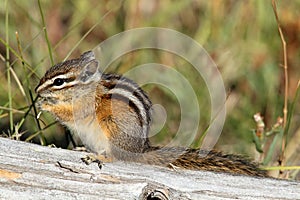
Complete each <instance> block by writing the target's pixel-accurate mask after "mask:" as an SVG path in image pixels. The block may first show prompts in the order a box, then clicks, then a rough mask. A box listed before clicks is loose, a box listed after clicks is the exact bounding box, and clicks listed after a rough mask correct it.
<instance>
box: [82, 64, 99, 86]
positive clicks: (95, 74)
mask: <svg viewBox="0 0 300 200" xmlns="http://www.w3.org/2000/svg"><path fill="white" fill-rule="evenodd" d="M100 77H101V72H100V69H99V61H97V60H91V61H90V62H88V63H86V64H85V66H84V67H83V69H82V71H81V73H80V74H79V76H78V79H79V81H81V82H83V83H88V82H91V81H98V80H99V79H100Z"/></svg>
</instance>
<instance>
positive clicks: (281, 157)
mask: <svg viewBox="0 0 300 200" xmlns="http://www.w3.org/2000/svg"><path fill="white" fill-rule="evenodd" d="M272 7H273V11H274V14H275V18H276V22H277V27H278V32H279V35H280V38H281V43H282V47H283V69H284V107H283V129H285V127H286V122H287V114H288V109H287V106H288V105H287V104H288V102H287V101H288V65H287V50H286V41H285V39H284V35H283V33H282V29H281V26H280V23H279V17H278V14H277V7H276V2H275V0H272ZM286 135H287V134H285V135H284V136H283V138H282V143H281V156H280V158H279V164H280V166H283V160H284V150H285V146H286ZM280 173H282V172H281V171H280Z"/></svg>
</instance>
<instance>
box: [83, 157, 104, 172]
mask: <svg viewBox="0 0 300 200" xmlns="http://www.w3.org/2000/svg"><path fill="white" fill-rule="evenodd" d="M81 160H82V161H83V162H84V163H85V164H86V165H89V164H91V163H97V164H98V167H99V169H102V166H103V161H102V160H100V159H99V158H98V156H97V155H95V154H90V155H87V156H85V157H83V158H81Z"/></svg>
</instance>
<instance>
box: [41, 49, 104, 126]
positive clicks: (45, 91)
mask: <svg viewBox="0 0 300 200" xmlns="http://www.w3.org/2000/svg"><path fill="white" fill-rule="evenodd" d="M100 78H101V72H100V70H99V62H98V61H97V60H96V59H95V55H94V53H93V52H92V51H88V52H85V53H83V54H82V55H81V56H80V58H77V59H72V60H67V61H65V62H62V63H58V64H56V65H54V66H53V67H51V68H50V69H49V70H48V71H47V72H46V74H45V75H44V76H43V77H42V79H41V80H40V83H39V84H38V86H37V87H36V89H35V91H36V93H37V94H38V96H39V97H40V99H39V101H38V106H39V107H40V109H41V110H44V111H49V112H51V113H52V114H54V115H55V116H56V117H58V118H59V119H60V120H61V121H68V120H70V119H71V118H72V113H73V109H74V108H75V107H76V105H74V98H75V99H76V98H77V99H81V100H82V99H84V100H85V103H86V104H88V102H89V98H92V97H94V96H93V92H94V91H93V90H95V87H96V85H97V82H98V81H99V80H100Z"/></svg>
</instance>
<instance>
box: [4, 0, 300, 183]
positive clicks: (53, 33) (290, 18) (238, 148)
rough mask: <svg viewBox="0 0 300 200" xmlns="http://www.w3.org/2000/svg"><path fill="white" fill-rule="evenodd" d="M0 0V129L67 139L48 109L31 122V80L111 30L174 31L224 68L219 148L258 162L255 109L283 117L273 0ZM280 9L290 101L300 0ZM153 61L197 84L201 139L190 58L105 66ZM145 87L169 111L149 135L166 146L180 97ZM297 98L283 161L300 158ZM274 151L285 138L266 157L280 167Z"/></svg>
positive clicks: (65, 142)
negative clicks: (156, 131)
mask: <svg viewBox="0 0 300 200" xmlns="http://www.w3.org/2000/svg"><path fill="white" fill-rule="evenodd" d="M0 2H1V3H0V16H1V17H0V27H1V29H0V40H1V42H0V57H1V61H0V106H1V107H0V134H1V135H2V136H4V137H11V138H14V139H20V140H26V141H31V142H35V143H42V144H43V145H50V144H54V145H55V146H57V147H62V148H68V147H70V145H69V138H68V137H67V136H66V134H65V131H66V130H65V129H64V128H63V127H62V126H61V125H59V124H58V123H54V121H55V120H54V118H53V117H51V116H50V115H48V114H43V115H42V116H41V119H40V121H39V125H38V123H37V121H36V120H35V116H36V112H38V111H36V112H35V111H34V109H33V108H34V107H33V106H32V105H33V99H34V98H35V97H36V94H35V93H34V88H35V87H36V85H37V84H38V81H39V79H40V78H41V77H42V76H43V74H44V73H45V72H46V70H47V69H49V68H50V67H51V66H52V65H53V64H54V63H57V62H61V61H62V60H63V59H65V58H67V57H66V56H67V55H69V54H70V57H69V58H75V57H77V56H79V55H80V54H81V53H82V52H84V51H87V50H90V49H93V48H94V47H95V46H97V45H98V44H99V43H101V42H102V41H104V40H105V39H107V38H109V37H111V36H113V35H115V34H117V33H120V32H122V31H125V30H128V29H132V28H138V27H149V26H152V27H163V28H170V29H174V30H176V31H179V32H181V33H183V34H186V35H188V36H190V37H191V38H193V39H194V40H196V41H197V42H199V43H200V44H201V45H202V46H203V47H204V48H205V49H206V50H207V52H208V54H209V55H210V56H211V57H212V58H213V60H214V62H215V63H216V64H217V66H218V68H219V70H220V73H221V74H222V77H223V80H224V84H225V87H226V90H227V92H228V100H227V102H226V108H227V117H226V122H225V125H224V129H223V132H222V135H221V137H220V138H219V140H218V143H217V145H216V146H215V148H216V149H220V150H223V151H225V152H230V153H239V154H247V155H249V156H251V157H253V158H256V160H258V161H260V162H261V161H262V156H261V154H259V153H257V150H256V149H255V145H254V143H253V134H252V133H253V130H254V129H256V123H255V121H254V120H253V115H254V114H255V113H257V112H260V113H261V115H262V116H263V117H264V122H265V126H266V130H271V128H272V126H273V125H274V124H275V123H276V121H277V118H278V117H283V114H282V110H283V102H284V77H283V68H282V63H283V56H282V53H283V52H282V51H283V50H282V45H281V40H280V37H279V34H278V29H277V24H276V19H275V16H274V13H273V10H272V4H271V1H260V0H253V1H234V0H227V1H221V0H212V1H202V0H186V1H175V0H164V1H159V0H152V1H148V0H131V1H120V0H110V1H108V0H89V1H80V0H74V1H73V0H72V1H71V0H64V1H60V0H43V1H33V0H30V1H19V0H9V1H5V0H0ZM277 8H278V15H279V19H280V22H281V25H282V28H283V33H284V36H285V39H286V41H287V51H288V74H289V94H288V99H289V103H290V104H291V103H292V101H293V99H294V96H295V94H296V90H297V84H298V81H299V77H300V76H299V75H300V70H299V66H300V50H299V46H300V20H299V19H300V10H299V8H300V1H278V2H277ZM45 33H46V34H45ZM46 35H47V36H46ZM49 47H51V48H49ZM49 49H50V50H49ZM8 50H9V56H8ZM50 52H51V53H50ZM51 56H53V61H52V58H51ZM6 61H7V62H6ZM149 62H156V63H161V64H165V65H168V66H170V67H173V68H174V69H176V70H178V71H179V72H180V73H181V74H183V75H184V76H185V77H186V78H187V80H188V81H189V82H190V84H191V85H192V86H193V89H194V90H195V92H196V94H197V98H198V100H199V106H200V110H201V121H200V122H199V131H198V136H197V138H195V143H194V144H192V146H194V147H197V146H199V142H198V140H199V138H200V137H201V134H202V133H203V131H204V130H205V128H206V127H207V126H208V125H209V120H210V110H209V109H210V100H209V94H208V92H207V88H206V86H205V83H204V81H203V80H202V79H201V77H199V76H198V75H197V73H195V69H193V67H192V66H190V65H189V64H188V63H186V62H185V61H183V59H181V58H178V56H175V55H172V54H170V53H167V52H161V51H151V50H145V51H137V52H132V53H130V54H128V55H124V56H122V58H120V59H119V60H117V61H116V62H114V63H113V64H112V67H111V68H109V69H111V70H112V71H111V72H115V73H120V74H122V73H125V72H126V71H128V70H130V69H131V68H132V67H135V66H137V65H140V64H144V63H149ZM8 69H9V70H8ZM145 90H147V92H148V93H149V95H150V97H151V99H152V100H153V102H154V103H159V104H161V105H163V106H164V108H165V109H166V111H167V114H168V118H167V122H166V124H165V126H164V127H163V129H162V131H161V133H160V134H158V135H156V136H155V137H153V138H152V140H153V142H154V143H160V144H164V143H166V142H168V141H169V140H170V138H172V136H173V135H172V134H174V133H176V130H177V128H178V124H179V122H180V108H179V105H178V102H177V101H176V98H175V97H174V96H173V95H172V94H170V92H168V91H166V90H165V89H163V88H160V87H158V86H151V85H150V86H145ZM186 98H189V97H188V96H187V97H186ZM290 104H289V105H290ZM294 105H295V108H294V109H293V118H291V119H292V121H291V125H290V128H289V132H288V137H287V138H288V139H287V146H286V153H285V158H286V159H285V160H286V163H285V164H286V165H298V166H299V165H300V156H299V155H300V145H299V142H298V141H300V126H299V124H300V104H299V101H297V102H295V103H294ZM41 129H42V131H40V130H41ZM41 133H42V134H41ZM273 139H274V136H270V137H269V138H268V140H266V141H264V149H265V151H270V148H269V146H270V145H271V144H273V143H272V142H273ZM280 150H281V142H280V141H278V142H276V144H275V147H272V148H271V151H272V152H271V154H272V158H271V160H270V161H269V162H268V163H264V164H266V165H269V166H276V165H278V162H277V160H278V156H279V154H280ZM271 154H270V155H271ZM298 172H299V169H298V170H294V171H292V172H291V173H290V177H292V178H297V174H299V173H298ZM298 176H299V175H298ZM298 178H299V177H298Z"/></svg>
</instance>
